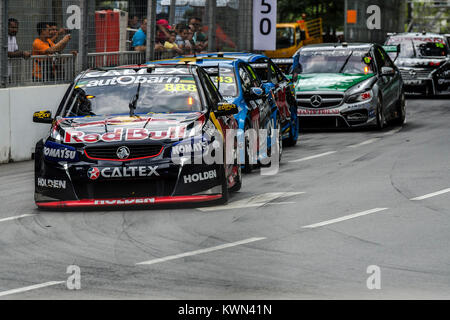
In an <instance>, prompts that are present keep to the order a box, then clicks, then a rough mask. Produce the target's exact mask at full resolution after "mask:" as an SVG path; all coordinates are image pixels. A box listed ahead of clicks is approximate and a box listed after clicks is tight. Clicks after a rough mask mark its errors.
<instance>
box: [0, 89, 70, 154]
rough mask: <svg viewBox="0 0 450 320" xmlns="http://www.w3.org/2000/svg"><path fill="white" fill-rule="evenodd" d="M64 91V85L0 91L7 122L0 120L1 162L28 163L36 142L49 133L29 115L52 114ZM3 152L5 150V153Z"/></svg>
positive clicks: (45, 126) (47, 127)
mask: <svg viewBox="0 0 450 320" xmlns="http://www.w3.org/2000/svg"><path fill="white" fill-rule="evenodd" d="M67 87H68V85H51V86H39V87H19V88H8V89H2V90H0V99H1V100H0V101H1V105H2V106H1V107H2V109H1V110H2V114H3V111H4V110H8V111H5V112H7V113H8V117H5V118H6V119H8V120H7V121H6V120H3V119H0V124H1V128H0V133H1V138H0V160H1V161H3V162H7V161H24V160H30V159H31V154H32V152H33V151H34V146H35V144H36V142H37V141H39V139H42V138H43V137H45V136H46V135H47V133H48V132H49V129H50V125H48V124H39V123H33V112H35V111H40V110H50V111H52V113H53V114H54V113H55V112H56V110H57V109H58V106H59V103H60V101H61V99H62V97H63V95H64V92H65V91H66V90H67ZM3 101H5V106H3ZM3 121H5V127H6V128H7V129H3ZM6 122H8V123H6ZM6 130H8V131H9V137H8V138H6V137H7V136H6ZM4 131H5V132H4ZM4 134H5V137H4V136H3V135H4ZM8 140H9V141H8ZM4 144H5V145H4ZM3 148H6V149H5V151H3ZM4 154H5V155H6V154H8V156H5V157H3V155H4Z"/></svg>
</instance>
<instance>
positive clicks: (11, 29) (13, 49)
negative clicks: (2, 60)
mask: <svg viewBox="0 0 450 320" xmlns="http://www.w3.org/2000/svg"><path fill="white" fill-rule="evenodd" d="M18 31H19V22H18V21H17V20H16V19H14V18H9V19H8V58H29V57H30V55H31V54H30V53H29V52H28V51H19V46H18V45H17V40H16V34H17V32H18ZM11 69H12V67H11V63H8V77H10V76H11Z"/></svg>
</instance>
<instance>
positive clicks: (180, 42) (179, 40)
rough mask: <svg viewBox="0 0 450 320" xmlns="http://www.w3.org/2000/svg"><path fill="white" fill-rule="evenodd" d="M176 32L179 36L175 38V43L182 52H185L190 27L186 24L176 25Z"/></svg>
mask: <svg viewBox="0 0 450 320" xmlns="http://www.w3.org/2000/svg"><path fill="white" fill-rule="evenodd" d="M175 30H176V32H177V36H176V38H175V43H176V44H177V46H178V48H180V49H181V50H183V52H184V50H185V40H186V39H187V38H188V33H189V27H188V26H187V25H185V24H184V23H179V24H177V25H176V27H175Z"/></svg>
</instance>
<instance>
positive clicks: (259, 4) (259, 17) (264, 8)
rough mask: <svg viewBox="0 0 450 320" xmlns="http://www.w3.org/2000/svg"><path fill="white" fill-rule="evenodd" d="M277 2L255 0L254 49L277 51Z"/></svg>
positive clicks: (274, 0) (272, 0)
mask: <svg viewBox="0 0 450 320" xmlns="http://www.w3.org/2000/svg"><path fill="white" fill-rule="evenodd" d="M276 24H277V1H276V0H253V49H254V50H275V49H276V31H277V30H276Z"/></svg>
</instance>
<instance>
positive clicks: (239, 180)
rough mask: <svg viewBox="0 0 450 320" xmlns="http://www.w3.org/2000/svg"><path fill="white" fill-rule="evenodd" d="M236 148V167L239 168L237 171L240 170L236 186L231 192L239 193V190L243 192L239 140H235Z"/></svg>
mask: <svg viewBox="0 0 450 320" xmlns="http://www.w3.org/2000/svg"><path fill="white" fill-rule="evenodd" d="M235 148H236V150H235V153H234V154H235V156H234V165H235V166H236V167H237V170H238V174H237V177H236V180H237V181H236V183H235V184H234V186H232V187H231V188H230V192H237V191H239V190H241V187H242V170H241V165H240V164H239V161H238V142H237V139H235Z"/></svg>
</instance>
